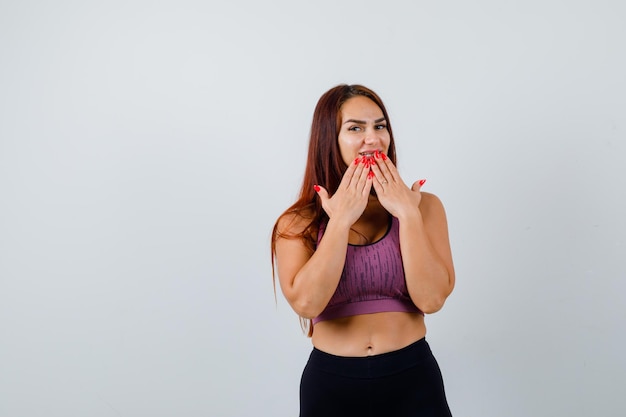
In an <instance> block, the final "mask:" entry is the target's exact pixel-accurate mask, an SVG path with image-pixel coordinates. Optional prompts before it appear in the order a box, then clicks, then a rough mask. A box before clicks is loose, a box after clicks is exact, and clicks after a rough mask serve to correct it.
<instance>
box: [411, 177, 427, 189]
mask: <svg viewBox="0 0 626 417" xmlns="http://www.w3.org/2000/svg"><path fill="white" fill-rule="evenodd" d="M425 182H426V180H425V179H424V180H419V181H415V182H414V183H413V185H412V186H411V191H419V190H421V189H422V185H424V183H425Z"/></svg>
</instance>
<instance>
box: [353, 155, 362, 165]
mask: <svg viewBox="0 0 626 417" xmlns="http://www.w3.org/2000/svg"><path fill="white" fill-rule="evenodd" d="M360 160H361V157H360V156H359V157H357V158H356V159H355V160H354V165H358V164H359V161H360Z"/></svg>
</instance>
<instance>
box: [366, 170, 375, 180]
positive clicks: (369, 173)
mask: <svg viewBox="0 0 626 417" xmlns="http://www.w3.org/2000/svg"><path fill="white" fill-rule="evenodd" d="M367 178H368V179H372V178H374V171H370V172H368V173H367Z"/></svg>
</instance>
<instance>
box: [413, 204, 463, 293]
mask: <svg viewBox="0 0 626 417" xmlns="http://www.w3.org/2000/svg"><path fill="white" fill-rule="evenodd" d="M420 211H421V213H422V218H423V220H424V227H425V230H426V234H427V235H428V239H429V241H430V243H431V245H432V247H433V249H434V250H435V252H436V253H437V255H438V256H439V257H440V258H441V260H442V261H443V263H444V265H445V266H446V269H447V270H448V274H449V276H450V291H452V288H453V287H454V280H455V275H454V264H453V262H452V250H451V249H450V238H449V235H448V220H447V218H446V212H445V209H444V207H443V204H442V202H441V200H440V199H439V198H438V197H437V196H436V195H434V194H431V193H426V192H422V201H421V203H420Z"/></svg>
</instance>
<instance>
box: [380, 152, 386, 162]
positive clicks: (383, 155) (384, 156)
mask: <svg viewBox="0 0 626 417" xmlns="http://www.w3.org/2000/svg"><path fill="white" fill-rule="evenodd" d="M380 155H381V156H382V157H383V161H386V160H387V155H385V154H384V153H381V154H380Z"/></svg>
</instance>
